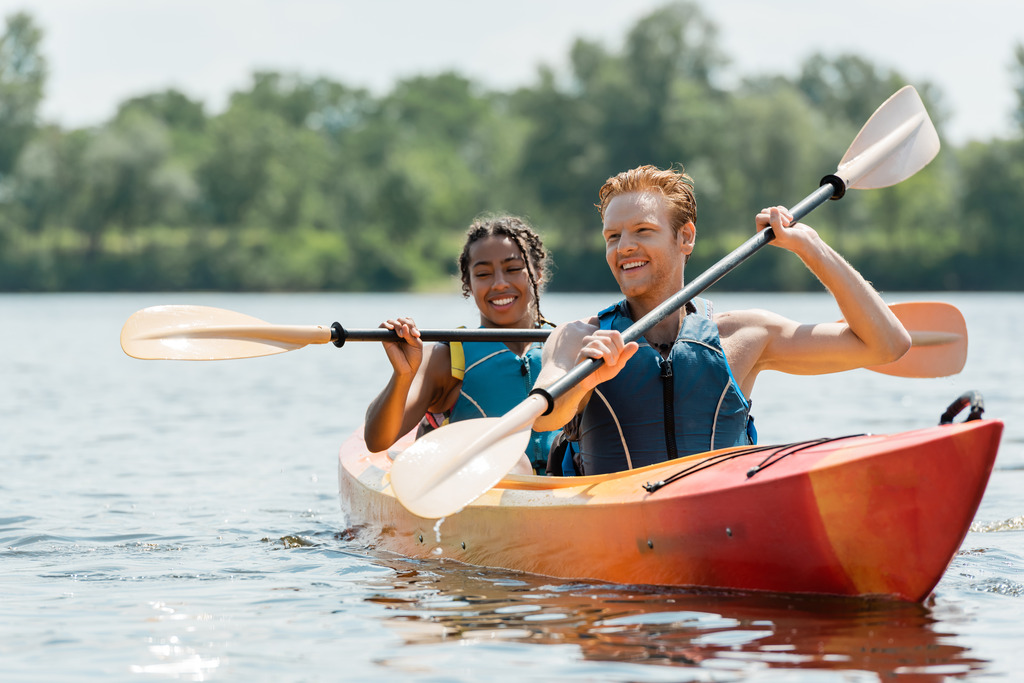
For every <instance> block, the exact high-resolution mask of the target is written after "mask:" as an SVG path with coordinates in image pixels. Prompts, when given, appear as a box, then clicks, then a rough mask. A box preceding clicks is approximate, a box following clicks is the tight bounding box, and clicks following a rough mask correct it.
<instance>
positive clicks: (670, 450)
mask: <svg viewBox="0 0 1024 683" xmlns="http://www.w3.org/2000/svg"><path fill="white" fill-rule="evenodd" d="M693 303H694V306H688V310H689V311H691V312H690V313H689V314H688V315H686V316H685V317H684V318H683V324H682V328H681V329H680V330H679V335H678V336H677V337H676V341H675V342H674V344H673V345H672V349H671V350H670V351H669V355H668V359H667V360H666V359H664V358H662V355H661V354H660V353H659V352H658V351H657V350H656V349H654V348H652V347H651V346H650V344H648V343H647V341H646V340H645V339H643V338H641V339H639V340H637V341H639V342H640V348H639V349H638V350H637V352H636V355H634V356H633V357H632V358H630V359H629V361H628V363H627V364H626V367H625V368H623V369H622V371H621V372H619V374H618V375H616V376H615V377H614V378H612V379H610V380H608V381H607V382H603V383H602V384H599V385H598V386H597V388H596V389H595V391H594V393H593V394H592V395H591V397H590V400H589V401H588V403H587V406H586V408H585V409H584V411H583V415H582V420H581V424H580V454H581V460H582V463H583V473H584V474H605V473H608V472H619V471H622V470H625V469H631V468H637V467H643V466H645V465H652V464H654V463H659V462H665V461H666V460H671V459H672V458H677V457H681V456H684V455H691V454H693V453H701V452H703V451H710V450H714V449H716V448H726V447H729V446H739V445H747V444H751V443H755V442H756V440H757V434H756V432H755V431H754V429H753V420H752V419H751V418H750V417H749V414H750V403H749V402H748V401H747V399H746V398H745V397H744V396H743V392H741V391H740V388H739V385H738V384H737V383H736V379H735V378H734V377H733V375H732V370H731V369H730V368H729V363H728V361H727V360H726V358H725V352H724V351H723V350H722V342H721V340H720V339H719V335H718V326H717V325H715V323H714V321H713V320H712V317H711V307H710V302H708V301H706V300H704V299H694V300H693ZM598 319H599V320H600V327H601V329H604V330H608V329H615V330H619V331H620V332H624V331H625V330H626V329H627V328H628V327H629V326H630V325H632V324H633V320H631V319H630V317H629V308H628V307H627V306H626V302H625V301H620V302H619V303H617V304H615V305H614V306H610V307H608V308H606V309H605V310H603V311H601V312H600V313H599V314H598ZM666 416H668V419H666Z"/></svg>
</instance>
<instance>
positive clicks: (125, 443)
mask: <svg viewBox="0 0 1024 683" xmlns="http://www.w3.org/2000/svg"><path fill="white" fill-rule="evenodd" d="M611 298H612V297H611V295H586V296H580V295H548V296H546V298H545V301H544V306H543V308H544V311H545V314H546V315H547V316H548V317H549V318H552V319H558V320H561V319H566V318H569V317H577V316H579V315H583V314H585V313H590V312H593V311H594V310H597V309H598V308H599V307H601V306H603V305H604V304H605V303H607V302H609V301H610V300H611ZM712 298H713V299H714V300H715V303H716V306H717V308H718V310H727V309H730V308H741V307H748V306H758V307H766V308H771V309H773V310H776V311H779V312H781V313H783V314H785V315H788V316H790V317H792V318H795V319H799V320H807V321H814V320H829V319H835V318H837V317H839V316H838V313H837V311H836V308H835V305H834V303H832V302H831V300H830V299H829V298H828V297H827V296H826V295H756V296H754V295H738V294H721V295H712ZM887 298H888V299H889V300H890V301H891V302H896V301H914V300H944V301H949V302H951V303H953V304H955V305H957V306H958V307H959V308H960V309H961V310H962V311H963V313H964V315H965V317H966V319H967V323H968V329H969V331H970V335H971V342H970V356H969V360H968V363H967V367H966V368H965V370H964V372H963V373H961V374H960V375H958V376H956V377H952V378H945V379H904V378H895V377H888V376H884V375H881V374H878V373H873V372H869V371H866V370H860V371H856V372H850V373H844V374H839V375H832V376H827V377H788V376H783V375H777V374H768V375H765V376H762V377H761V378H760V379H759V380H758V386H757V388H756V389H755V391H754V396H753V398H754V414H755V415H756V417H757V424H758V428H759V432H760V436H761V441H762V442H763V443H769V442H784V441H793V440H797V439H804V438H810V437H816V436H822V435H838V434H849V433H854V432H865V431H867V432H875V433H885V432H895V431H904V430H908V429H913V428H917V427H920V426H925V425H930V424H934V423H936V422H937V421H938V417H939V415H940V414H941V413H942V411H943V410H944V409H945V407H946V405H947V404H949V403H950V402H951V401H952V400H953V399H954V398H956V397H957V396H959V395H960V394H961V393H962V392H963V391H966V390H968V389H976V390H979V391H981V392H982V393H983V394H984V396H985V398H986V406H987V412H986V417H992V418H999V419H1002V420H1005V422H1006V431H1005V433H1004V437H1003V442H1002V447H1001V450H1000V455H999V458H998V460H997V463H996V470H995V472H994V473H993V476H992V480H991V482H990V484H989V487H988V491H987V493H986V495H985V498H984V501H983V502H982V505H981V509H980V510H979V512H978V515H977V518H976V521H975V525H974V527H973V530H972V532H971V533H970V534H969V535H968V537H967V539H966V541H965V542H964V545H963V547H962V549H961V551H960V553H959V554H958V555H957V557H956V558H955V559H954V560H953V563H952V565H951V566H950V568H949V569H948V571H947V572H946V574H945V576H944V578H943V579H942V581H941V582H940V583H939V585H938V587H937V588H936V590H935V592H934V594H933V595H932V596H931V597H930V598H929V599H928V600H926V601H925V602H924V604H920V605H918V604H904V603H898V602H868V601H861V600H840V599H822V598H798V597H780V596H764V595H757V594H729V595H715V594H708V593H701V592H697V591H682V590H678V589H656V588H638V587H622V586H608V585H599V584H590V585H588V584H582V583H573V582H569V581H560V580H552V579H546V578H543V577H534V576H529V575H522V574H515V573H511V572H506V571H499V570H489V569H481V568H475V567H466V566H461V565H458V564H453V563H451V562H445V561H444V560H440V559H439V560H433V561H412V560H408V559H404V558H401V557H397V556H393V555H388V554H384V553H379V552H376V551H374V550H373V549H372V548H366V547H362V546H359V545H356V544H355V542H354V541H352V540H350V538H349V535H348V534H346V532H345V521H344V519H343V518H342V515H341V511H340V505H339V501H338V494H337V450H338V447H339V446H340V444H341V443H342V441H343V440H344V439H345V438H346V436H347V435H348V434H349V433H351V432H352V431H353V430H355V429H356V428H358V427H359V425H360V423H361V420H362V415H363V411H364V409H365V406H366V404H367V402H368V401H369V400H370V398H371V397H372V396H373V395H374V394H375V393H376V392H377V390H378V389H379V387H381V386H383V384H384V382H385V381H386V378H387V376H388V372H389V369H388V366H387V363H386V360H385V357H384V353H383V351H382V350H381V348H380V346H379V345H377V344H371V343H350V344H348V345H346V346H345V348H343V349H340V350H339V349H336V348H335V347H334V346H332V345H325V346H315V347H307V348H304V349H301V350H298V351H293V352H290V353H286V354H281V355H278V356H273V357H267V358H257V359H249V360H237V361H223V362H210V363H187V362H165V361H150V362H144V361H138V360H133V359H130V358H128V357H127V356H125V355H124V354H123V353H122V352H121V350H120V348H119V345H118V335H119V332H120V328H121V325H122V324H123V323H124V321H125V320H126V319H127V318H128V316H129V315H131V313H133V312H134V311H136V310H138V309H140V308H143V307H146V306H151V305H156V304H172V303H192V304H205V305H211V306H219V307H222V308H227V309H231V310H236V311H240V312H243V313H247V314H249V315H253V316H256V317H258V318H261V319H263V320H266V321H268V322H273V323H281V324H286V323H287V324H308V325H319V324H325V325H329V324H330V323H331V322H333V321H335V320H338V321H340V322H341V323H342V324H343V325H345V326H347V327H353V328H357V327H375V326H376V325H377V323H378V322H379V321H380V320H381V319H383V318H385V317H389V316H391V315H396V314H403V313H411V314H413V315H414V316H416V318H417V320H418V321H419V322H420V323H421V324H423V326H424V327H451V326H455V325H458V324H470V325H473V324H475V321H476V318H475V315H474V312H473V308H472V305H471V304H470V303H468V302H465V301H463V300H462V299H461V298H460V297H458V296H456V295H429V296H427V295H424V296H413V295H353V294H312V295H238V294H189V295H182V294H173V295H172V294H167V295H161V294H145V295H142V294H134V295H89V294H83V295H6V296H0V350H2V354H0V679H2V680H5V681H62V680H64V681H70V680H74V681H83V680H102V681H110V680H167V679H171V680H174V679H177V680H245V681H321V680H324V681H326V680H353V681H371V680H373V681H379V680H410V681H477V680H499V681H520V680H557V681H626V680H629V681H691V680H692V681H711V680H714V681H739V680H754V681H876V680H885V681H888V680H899V681H942V680H982V679H984V680H992V679H998V678H1005V679H1012V678H1013V677H1014V676H1015V675H1019V674H1018V673H1016V672H1020V671H1022V670H1024V651H1022V649H1021V643H1022V642H1024V619H1022V618H1021V615H1022V613H1024V609H1022V606H1024V494H1022V491H1024V388H1022V387H1024V383H1022V381H1021V380H1022V379H1024V360H1022V355H1021V353H1020V351H1019V346H1020V340H1021V339H1022V338H1024V316H1022V315H1021V313H1022V312H1024V295H1020V294H1006V295H999V294H984V295H980V294H979V295H968V294H936V295H931V294H907V293H899V294H894V295H892V296H889V297H887ZM891 561H892V563H893V564H898V563H899V562H900V561H901V558H900V557H893V558H892V559H891Z"/></svg>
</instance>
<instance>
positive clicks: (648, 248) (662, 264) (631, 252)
mask: <svg viewBox="0 0 1024 683" xmlns="http://www.w3.org/2000/svg"><path fill="white" fill-rule="evenodd" d="M669 216H670V213H669V203H668V200H666V199H665V197H664V196H662V195H661V193H659V192H656V191H643V192H630V193H627V194H621V195H618V196H616V197H615V198H613V199H612V200H611V201H610V202H609V203H608V206H607V207H606V208H605V211H604V230H603V235H604V243H605V260H606V261H607V262H608V267H609V268H611V271H612V275H614V276H615V281H616V282H618V283H619V289H621V290H622V293H623V294H624V295H626V297H627V298H630V299H651V302H650V303H651V304H652V305H656V304H658V303H660V302H661V301H663V300H664V299H666V298H668V296H671V295H672V294H674V293H675V292H676V291H678V290H679V289H680V288H681V287H682V285H683V262H684V258H685V255H686V254H689V253H690V252H691V251H693V239H694V235H695V232H696V231H695V228H694V226H693V223H687V224H686V226H684V227H683V228H682V229H681V230H680V231H679V234H678V235H677V234H676V232H675V231H674V230H672V225H671V222H670V219H669Z"/></svg>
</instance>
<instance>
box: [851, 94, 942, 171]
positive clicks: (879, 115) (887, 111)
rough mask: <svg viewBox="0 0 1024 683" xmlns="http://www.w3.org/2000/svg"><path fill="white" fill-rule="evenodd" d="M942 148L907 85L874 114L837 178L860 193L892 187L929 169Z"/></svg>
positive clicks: (916, 97)
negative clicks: (926, 167)
mask: <svg viewBox="0 0 1024 683" xmlns="http://www.w3.org/2000/svg"><path fill="white" fill-rule="evenodd" d="M939 146H940V145H939V134H938V133H937V132H936V131H935V126H934V125H933V124H932V121H931V119H930V118H928V112H927V110H925V108H924V102H922V101H921V96H920V95H918V93H917V90H915V89H914V88H913V86H909V85H907V86H904V87H903V88H900V89H899V90H898V91H896V93H895V94H894V95H893V96H892V97H890V98H889V99H887V100H886V101H885V102H884V103H883V104H882V106H880V107H879V108H878V109H877V110H875V113H874V114H872V115H871V118H870V119H868V122H867V123H865V124H864V127H863V128H861V130H860V133H859V134H858V135H857V139H856V140H854V141H853V144H852V145H850V148H849V149H848V150H847V151H846V155H845V156H844V157H843V159H842V161H840V162H839V168H838V170H836V173H835V175H837V176H839V177H840V178H842V179H843V182H845V183H846V186H847V187H849V188H853V189H857V190H870V189H875V188H879V187H889V186H890V185H895V184H896V183H899V182H901V181H904V180H906V179H907V178H909V177H910V176H912V175H914V174H915V173H917V172H918V171H920V170H921V169H922V168H924V167H925V166H927V165H928V163H929V162H930V161H931V160H932V159H934V158H935V155H936V154H938V153H939ZM883 161H884V163H882V162H883Z"/></svg>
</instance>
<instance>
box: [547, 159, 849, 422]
mask: <svg viewBox="0 0 1024 683" xmlns="http://www.w3.org/2000/svg"><path fill="white" fill-rule="evenodd" d="M845 193H846V184H845V183H844V182H843V181H842V179H840V178H838V177H837V176H835V175H828V176H825V177H824V178H822V180H821V186H820V187H818V189H817V190H815V191H814V192H812V193H811V194H809V195H807V196H806V197H805V198H804V199H803V200H801V201H800V203H799V204H797V205H796V206H794V207H793V208H792V209H790V213H791V214H792V215H793V222H794V223H795V222H797V221H799V220H800V219H801V218H803V217H804V216H806V215H807V214H809V213H810V212H811V211H813V210H814V209H816V208H818V207H819V206H821V205H822V204H824V203H825V202H826V201H828V200H829V199H839V198H841V197H842V196H843V195H844V194H845ZM773 239H775V232H774V231H773V230H772V229H771V228H770V227H769V228H767V229H765V230H762V231H760V232H759V233H757V234H756V235H754V236H753V237H751V238H750V239H748V240H747V241H746V242H744V243H743V244H741V245H740V246H739V247H737V248H736V249H734V250H733V251H732V252H730V253H729V254H727V255H726V256H725V258H723V259H722V260H721V261H719V262H718V263H716V264H715V265H713V266H711V267H710V268H708V269H707V270H705V271H704V272H703V273H701V274H700V275H698V276H697V277H696V278H694V280H693V281H692V282H690V284H688V285H686V286H685V287H683V288H682V289H680V290H679V291H678V292H676V293H675V294H673V295H672V296H670V297H669V298H668V299H666V300H665V301H663V302H661V304H659V305H658V306H657V307H655V308H654V309H653V310H652V311H651V312H650V313H648V314H647V315H645V316H644V317H642V318H640V320H637V321H636V322H635V323H633V324H632V325H630V326H629V329H627V330H626V331H625V332H624V333H623V334H622V339H623V341H625V342H626V343H629V342H631V341H636V340H637V339H639V338H640V337H642V336H644V334H646V333H647V331H648V330H650V329H651V328H652V327H654V326H655V325H657V324H658V323H659V322H661V321H662V320H663V319H664V318H665V316H667V315H668V314H669V313H672V312H673V311H677V310H679V309H680V308H682V307H683V306H685V305H686V302H688V301H690V300H691V299H693V298H694V297H695V296H697V295H698V294H700V293H701V292H703V291H704V290H705V289H707V288H708V287H710V286H711V285H713V284H715V283H716V282H718V281H719V280H720V279H722V277H723V276H724V275H725V274H726V273H728V272H729V271H731V270H732V269H733V268H735V267H736V266H738V265H739V264H741V263H743V262H744V261H746V260H747V259H748V258H750V257H751V256H752V255H753V254H754V253H755V252H756V251H757V250H758V249H760V248H761V247H763V246H764V245H766V244H768V243H769V242H771V241H772V240H773ZM603 362H604V361H603V360H601V359H599V358H588V359H587V360H586V361H583V362H582V363H579V364H578V365H577V366H576V367H574V368H573V369H572V370H570V371H569V372H567V373H566V374H565V375H564V376H563V377H562V378H561V379H559V380H558V381H557V382H555V383H554V384H552V385H551V386H549V387H547V388H540V387H538V388H535V389H533V391H531V392H530V393H531V394H540V395H541V396H543V397H544V398H546V399H547V402H548V408H547V410H546V411H544V414H545V415H547V414H548V413H550V412H551V411H552V409H554V406H555V400H557V399H558V398H559V397H560V396H562V395H563V394H565V393H566V392H568V391H569V390H570V389H572V388H573V387H574V386H576V385H577V384H579V383H580V382H581V381H582V380H583V379H584V378H585V377H587V376H588V375H590V374H591V373H592V372H594V371H595V370H597V369H598V368H599V367H601V364H602V363H603Z"/></svg>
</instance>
